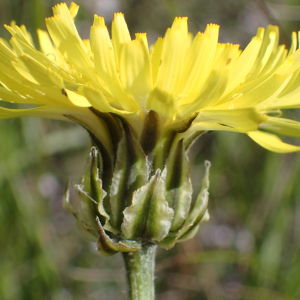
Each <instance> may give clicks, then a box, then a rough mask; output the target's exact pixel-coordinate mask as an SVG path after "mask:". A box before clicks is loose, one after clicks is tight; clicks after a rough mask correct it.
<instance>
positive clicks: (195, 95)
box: [0, 3, 300, 152]
mask: <svg viewBox="0 0 300 300" xmlns="http://www.w3.org/2000/svg"><path fill="white" fill-rule="evenodd" d="M77 11H78V6H77V5H76V4H74V3H72V4H71V6H70V8H68V7H67V6H66V4H58V5H56V6H55V7H54V8H53V12H54V16H53V17H51V18H47V19H46V25H47V29H48V32H49V34H48V33H47V32H45V31H42V30H38V37H39V42H40V51H39V50H37V49H36V48H35V47H34V45H33V42H32V39H31V37H30V34H29V33H28V32H27V31H26V28H25V27H24V26H21V27H18V26H16V25H15V24H14V23H12V24H11V25H10V26H6V28H7V30H8V31H9V32H10V33H11V35H12V38H11V40H10V43H11V46H10V45H9V44H8V43H7V42H6V41H5V40H1V41H0V53H1V56H0V65H1V68H0V82H1V84H2V86H1V88H0V97H1V99H2V100H3V101H7V102H13V103H20V104H24V103H25V104H33V105H36V106H37V107H36V108H32V109H5V108H0V118H11V117H17V116H28V115H32V116H42V117H49V118H55V119H69V120H70V119H72V120H74V121H77V122H79V123H81V124H82V125H83V126H85V127H86V128H87V129H88V130H89V131H90V132H93V133H94V134H95V135H97V136H98V137H99V138H100V139H101V140H102V141H103V143H104V144H105V147H106V148H108V149H111V147H112V145H111V141H109V139H108V138H107V135H106V134H105V133H106V131H107V130H106V129H105V128H103V127H105V126H103V123H102V122H101V121H99V120H96V118H95V114H94V113H92V110H91V109H90V108H93V109H95V110H97V111H99V112H102V113H113V114H116V115H119V116H121V117H123V118H125V119H126V120H128V122H129V123H130V124H131V126H132V128H133V129H134V130H135V133H136V134H137V136H141V133H142V130H143V127H144V126H143V125H144V120H145V119H146V116H147V113H148V112H149V111H150V110H151V111H154V112H156V113H157V114H158V115H159V118H160V124H161V127H162V128H164V127H168V126H172V125H174V124H178V123H180V122H182V121H184V122H187V120H188V119H191V118H193V122H192V124H191V126H190V128H189V129H188V132H189V133H192V132H194V131H200V130H228V131H235V132H242V133H247V134H248V135H249V136H250V137H251V138H253V139H254V140H255V141H256V142H257V143H259V144H261V145H262V146H263V147H265V148H267V149H270V150H273V151H277V152H290V151H298V150H300V148H299V147H296V146H292V145H287V144H285V143H283V142H281V141H280V140H279V139H278V138H277V137H276V136H275V135H272V134H270V133H266V132H265V131H271V132H274V133H279V134H286V135H291V136H297V137H298V136H299V134H300V133H299V123H297V122H295V121H291V120H287V119H283V118H278V117H271V115H274V112H275V113H276V114H277V115H278V114H280V111H279V109H281V108H283V109H284V108H297V107H299V105H300V100H299V97H298V95H299V94H300V84H299V83H300V75H299V68H300V52H299V50H296V48H297V37H296V34H295V33H293V35H292V46H291V48H290V50H289V51H288V50H287V49H285V46H284V45H281V46H278V36H279V34H278V28H277V27H276V26H269V27H268V28H267V30H265V29H263V28H259V29H258V32H257V36H255V37H254V38H253V39H252V41H251V42H250V43H249V45H248V46H247V47H246V49H245V50H244V51H242V50H240V49H239V45H233V44H220V43H218V31H219V26H218V25H214V24H209V25H208V26H207V28H206V30H205V32H204V33H201V32H199V33H198V34H197V35H196V36H195V37H194V38H192V37H191V34H189V33H188V27H187V18H176V19H175V20H174V23H173V25H172V27H171V28H169V29H168V30H167V32H166V34H165V36H164V38H159V39H158V40H157V42H156V43H155V45H154V46H152V47H151V51H149V47H148V42H147V38H146V34H143V33H138V34H136V37H135V39H134V40H132V39H131V37H130V34H129V31H128V28H127V25H126V23H125V20H124V16H123V14H121V13H117V14H115V16H114V20H113V23H112V30H111V31H112V38H110V35H109V32H108V30H107V28H106V26H105V22H104V19H103V18H102V17H99V16H97V15H95V18H94V23H93V26H92V27H91V33H90V40H82V39H81V38H80V36H79V34H78V32H77V29H76V27H75V25H74V18H75V16H76V14H77ZM49 35H50V37H49Z"/></svg>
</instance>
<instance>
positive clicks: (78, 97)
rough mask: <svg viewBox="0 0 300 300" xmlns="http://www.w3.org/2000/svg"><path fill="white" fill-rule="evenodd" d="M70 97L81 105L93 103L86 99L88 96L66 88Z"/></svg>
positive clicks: (73, 101) (88, 105)
mask: <svg viewBox="0 0 300 300" xmlns="http://www.w3.org/2000/svg"><path fill="white" fill-rule="evenodd" d="M65 92H66V95H67V97H68V99H69V100H70V101H71V102H72V103H73V104H74V105H75V106H79V107H90V106H92V105H91V103H90V102H89V101H88V100H87V99H86V97H84V96H81V95H79V94H78V93H75V92H73V91H70V90H67V89H65Z"/></svg>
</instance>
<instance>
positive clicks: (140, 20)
mask: <svg viewBox="0 0 300 300" xmlns="http://www.w3.org/2000/svg"><path fill="white" fill-rule="evenodd" d="M66 2H67V3H68V4H70V1H66ZM77 3H78V4H79V5H80V13H79V16H78V18H77V19H76V21H77V25H78V27H79V30H80V31H81V35H82V36H83V37H84V36H86V37H87V36H88V35H89V26H90V25H91V22H92V15H93V14H94V13H97V14H99V15H103V16H104V17H105V18H106V20H108V22H109V20H111V19H112V15H113V12H115V11H123V12H124V13H125V17H126V20H127V22H128V24H129V27H130V31H131V32H144V31H145V32H147V33H148V37H149V38H150V40H151V39H152V40H153V41H154V40H155V39H156V37H157V36H161V35H162V34H163V33H164V31H165V30H166V28H167V27H168V26H170V25H171V23H172V19H173V18H174V16H175V15H181V16H183V15H187V16H188V17H189V26H190V30H191V31H192V32H193V33H196V32H197V31H198V30H204V28H205V25H206V24H207V23H210V22H215V23H218V24H220V25H221V33H220V40H221V41H222V42H227V41H229V42H233V43H241V45H242V47H243V46H244V45H245V44H246V43H247V42H248V41H249V39H250V38H251V36H253V35H255V33H256V29H257V27H259V26H266V25H267V24H268V23H273V24H277V25H280V27H281V36H282V42H285V43H287V44H288V43H289V36H290V32H291V30H297V29H300V22H299V21H300V13H299V14H298V17H299V20H297V14H294V13H291V12H294V11H297V10H300V1H299V0H288V1H284V0H276V1H275V0H273V1H272V2H271V1H270V2H268V3H266V2H264V1H261V0H256V1H250V0H243V1H239V0H227V1H222V0H214V1H204V0H189V1H180V0H177V1H175V0H162V1H161V0H144V1H142V0H89V1H83V0H81V1H77ZM54 4H56V2H54V1H53V0H52V1H42V0H30V1H24V0H14V1H8V0H1V1H0V23H9V22H10V20H11V19H15V20H16V21H17V23H18V24H22V23H24V24H26V26H27V28H29V29H30V30H31V31H33V30H34V28H36V27H40V28H45V27H44V21H43V20H44V18H45V17H46V16H50V15H51V7H52V6H53V5H54ZM289 9H290V10H289ZM289 12H290V13H289ZM1 36H3V37H6V38H9V35H8V34H7V33H5V31H4V30H2V31H1ZM295 113H297V112H295ZM294 119H298V120H299V119H300V115H299V114H298V115H296V116H294ZM0 137H1V139H0V270H1V272H0V299H3V300H18V299H21V300H23V299H24V300H25V299H26V300H27V299H30V300H40V299H51V300H71V299H72V300H73V299H74V300H77V299H78V300H82V299H87V300H93V299H101V300H105V299H107V300H114V299H126V293H125V282H124V281H125V276H124V271H123V262H122V257H121V255H116V256H113V257H111V258H106V257H101V256H100V255H98V254H97V253H96V251H95V245H93V244H90V243H88V242H87V241H86V240H85V238H84V237H83V236H82V235H81V233H80V232H79V230H78V229H77V228H76V222H75V220H74V218H73V216H72V215H71V214H70V213H68V212H66V211H64V210H63V208H62V205H61V198H62V195H63V192H64V185H65V183H66V182H67V179H68V176H71V178H79V177H80V175H81V174H82V173H83V171H84V168H85V166H86V158H87V156H88V153H89V138H88V135H87V134H86V133H85V131H84V130H83V129H81V128H79V127H78V126H75V125H72V124H68V123H62V122H54V121H48V120H41V119H34V118H27V119H16V120H7V121H1V123H0ZM190 159H191V161H192V165H194V167H193V185H194V188H195V189H197V188H199V185H200V180H199V178H202V173H203V161H204V160H205V159H209V160H211V162H212V168H211V189H210V214H211V220H210V221H209V222H207V223H206V224H203V226H202V228H201V229H200V231H199V234H198V235H197V236H196V238H194V239H193V240H191V241H188V242H185V243H182V244H179V245H177V246H176V247H175V248H174V249H172V250H170V251H165V250H159V252H158V257H157V279H156V284H157V294H158V296H157V299H158V300H169V299H172V300H192V299H203V300H206V299H207V300H217V299H226V300H227V299H228V300H238V299H240V300H248V299H250V300H252V299H255V300H257V299H259V300H264V299H266V300H268V299H275V300H290V299H291V300H292V299H299V297H300V286H299V282H300V224H299V223H300V221H299V220H300V201H299V200H300V199H299V198H300V185H299V183H298V182H299V178H300V154H299V153H298V154H297V153H296V154H289V155H280V154H274V153H269V152H267V151H266V150H264V149H262V148H260V147H259V146H258V145H256V144H254V142H252V141H251V140H250V139H247V137H244V136H242V135H238V134H231V133H220V134H216V133H213V134H207V135H205V136H204V137H202V138H201V139H200V140H199V141H198V142H197V143H196V144H195V145H194V148H193V150H192V151H191V153H190Z"/></svg>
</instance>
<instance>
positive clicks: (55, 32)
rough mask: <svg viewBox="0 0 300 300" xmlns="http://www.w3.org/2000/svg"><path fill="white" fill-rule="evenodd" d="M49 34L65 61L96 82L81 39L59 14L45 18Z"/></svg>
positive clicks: (93, 70)
mask: <svg viewBox="0 0 300 300" xmlns="http://www.w3.org/2000/svg"><path fill="white" fill-rule="evenodd" d="M46 25H47V28H48V31H49V34H50V36H51V38H52V40H53V42H54V44H55V46H56V47H57V48H58V49H59V51H60V52H61V53H62V54H64V55H65V56H66V59H67V61H68V62H69V63H70V64H71V65H73V66H74V67H75V68H76V70H77V71H79V72H80V73H82V74H83V75H84V76H85V77H86V78H88V80H90V81H94V82H95V83H98V78H97V75H96V72H95V69H94V66H93V63H92V61H91V58H90V57H89V53H88V50H87V49H86V47H85V45H84V43H83V41H82V40H81V39H80V37H79V36H78V34H75V33H74V32H73V30H72V28H70V27H69V25H68V23H67V22H66V21H65V20H64V19H63V18H62V17H61V16H60V15H55V16H54V17H51V18H47V19H46Z"/></svg>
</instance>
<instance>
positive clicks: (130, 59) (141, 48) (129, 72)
mask: <svg viewBox="0 0 300 300" xmlns="http://www.w3.org/2000/svg"><path fill="white" fill-rule="evenodd" d="M120 79H121V83H122V86H123V88H124V90H125V91H126V92H127V93H129V94H130V95H131V96H132V98H133V99H134V100H135V102H136V103H138V104H139V106H140V107H141V108H145V105H146V100H147V98H148V95H149V93H150V91H151V90H152V88H153V86H152V76H151V67H150V58H149V52H148V48H147V45H145V43H144V42H143V41H141V40H134V41H131V42H129V43H126V44H124V45H123V46H122V50H121V56H120Z"/></svg>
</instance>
